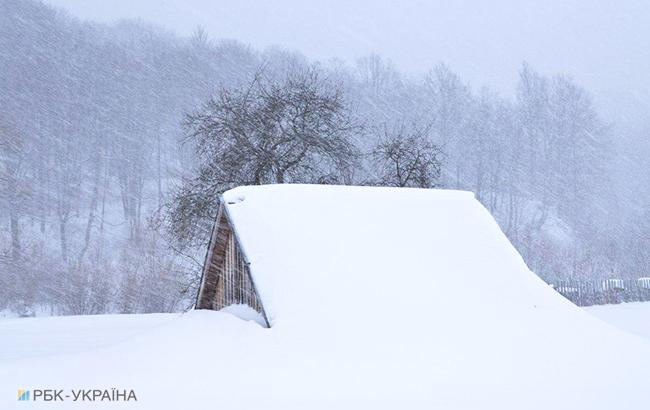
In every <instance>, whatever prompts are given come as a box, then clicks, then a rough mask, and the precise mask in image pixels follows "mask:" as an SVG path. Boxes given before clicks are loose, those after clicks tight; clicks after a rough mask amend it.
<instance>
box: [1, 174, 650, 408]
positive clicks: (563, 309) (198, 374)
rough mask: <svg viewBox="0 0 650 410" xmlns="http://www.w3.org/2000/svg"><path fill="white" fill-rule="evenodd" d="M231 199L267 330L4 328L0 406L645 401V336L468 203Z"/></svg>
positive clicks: (167, 325) (649, 345) (325, 197)
mask: <svg viewBox="0 0 650 410" xmlns="http://www.w3.org/2000/svg"><path fill="white" fill-rule="evenodd" d="M226 201H227V202H228V203H230V205H229V206H228V207H229V212H230V214H231V216H232V217H233V219H234V221H235V223H236V225H237V228H238V234H239V235H240V239H241V241H242V243H243V246H244V249H245V250H246V251H247V253H248V255H249V256H250V257H251V260H250V262H251V265H250V266H251V273H252V275H253V278H254V280H255V281H256V284H257V286H258V288H259V290H260V294H261V298H262V300H263V303H264V305H265V308H266V312H267V314H268V316H269V319H270V321H271V324H272V328H270V329H265V328H262V327H261V326H259V325H258V324H257V323H256V322H254V321H244V320H241V319H239V318H237V317H235V316H233V315H231V314H228V313H224V312H211V311H193V312H190V313H187V314H183V315H137V316H96V317H79V318H69V317H68V318H36V319H16V320H8V321H4V322H0V351H1V352H2V353H1V354H0V409H2V410H4V409H5V408H6V409H11V408H25V407H27V406H29V407H33V408H53V407H55V406H54V404H53V403H42V402H32V403H29V404H27V403H21V402H18V401H17V400H16V392H17V389H20V388H26V389H38V388H41V389H42V388H52V389H67V390H69V389H111V388H117V389H129V390H130V389H133V390H134V391H135V392H136V394H137V398H138V402H137V403H133V402H129V403H123V402H120V403H114V402H113V403H106V402H104V403H100V405H102V407H114V408H144V409H156V410H160V409H162V410H167V409H169V410H171V409H190V408H192V409H194V408H216V409H226V410H237V409H255V410H258V409H265V410H266V409H282V410H290V409H301V410H303V409H310V410H311V409H355V410H357V409H395V408H408V409H417V408H421V409H432V408H434V409H445V410H469V409H481V410H521V409H526V410H549V409H553V410H563V409H571V410H576V409H585V410H587V409H588V410H609V409H616V410H627V409H637V408H645V407H646V406H647V397H648V396H647V391H648V380H650V342H649V341H648V340H647V339H643V338H641V337H638V336H636V335H634V334H630V333H628V332H626V331H623V330H620V329H617V328H615V327H613V326H611V325H609V324H607V323H605V322H603V321H601V320H599V319H597V318H595V317H593V316H592V315H590V314H589V313H587V312H586V311H585V310H582V309H580V308H578V307H576V306H574V305H572V304H571V303H570V302H568V301H567V300H566V299H564V298H563V297H561V296H560V295H559V294H557V293H556V292H555V291H553V290H552V289H551V288H550V287H549V286H548V285H546V284H545V283H543V282H542V281H541V280H540V279H539V278H538V277H536V276H535V275H534V274H533V273H532V272H530V271H529V270H528V268H527V267H526V265H525V264H524V262H523V260H522V259H521V257H520V256H519V255H518V254H517V252H516V251H515V250H514V248H513V247H512V245H511V244H510V243H509V242H508V240H507V239H506V237H505V235H503V233H502V232H501V231H500V229H499V228H498V226H497V224H496V222H494V220H493V219H492V217H491V216H490V214H489V213H488V212H487V210H485V209H484V208H483V207H482V206H481V205H480V204H479V203H478V202H477V201H476V200H475V199H474V198H473V197H472V195H471V194H468V193H464V192H454V191H434V190H409V189H403V190H393V189H377V188H346V187H324V186H285V185H282V186H276V187H256V188H251V187H248V188H242V189H236V190H233V191H229V192H228V193H226ZM323 255H327V257H326V258H324V257H323ZM314 261H318V263H314ZM234 311H235V312H236V311H237V309H235V310H234ZM640 317H641V316H639V318H640ZM61 404H62V405H63V406H58V408H61V407H66V408H67V407H75V405H80V406H79V408H81V407H83V408H92V407H94V406H97V405H98V404H97V403H95V404H93V403H87V402H86V403H71V402H69V401H66V402H64V403H61Z"/></svg>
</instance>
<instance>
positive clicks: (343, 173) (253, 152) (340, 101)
mask: <svg viewBox="0 0 650 410" xmlns="http://www.w3.org/2000/svg"><path fill="white" fill-rule="evenodd" d="M185 128H186V130H187V134H188V137H187V140H186V142H190V143H193V144H195V147H196V151H197V156H198V161H199V166H198V174H197V176H196V177H194V178H192V179H190V180H187V181H185V183H184V185H183V186H182V187H181V188H180V189H179V190H178V192H177V193H176V196H175V198H174V202H173V204H172V205H171V212H170V218H171V227H172V231H173V233H174V236H175V237H178V238H184V237H188V235H187V233H188V230H189V231H191V232H193V231H194V228H196V227H197V223H198V222H199V221H200V220H201V219H203V220H205V219H209V217H210V216H211V214H212V213H213V212H214V210H215V209H216V206H215V201H216V197H217V194H218V193H219V192H222V191H224V190H227V189H229V188H231V187H233V186H237V185H260V184H268V183H279V184H280V183H286V182H310V183H333V182H339V183H346V182H347V183H349V182H350V178H351V177H350V173H351V169H352V166H353V164H354V162H355V160H356V157H357V154H356V150H355V148H354V145H353V144H352V142H351V141H350V138H351V136H352V133H353V132H355V131H356V130H358V127H357V126H356V125H354V124H353V122H352V121H351V119H350V117H349V115H348V110H347V106H346V103H345V101H344V98H343V94H342V92H341V91H340V90H339V88H338V87H337V86H336V84H331V83H330V82H328V81H327V80H326V79H324V78H322V76H321V74H320V72H319V70H318V69H316V68H313V67H307V68H304V67H303V68H296V69H294V70H292V71H290V72H289V73H288V74H286V75H285V77H284V78H282V79H280V80H277V79H273V78H268V77H266V76H265V75H264V72H263V71H262V72H258V74H257V75H256V76H255V77H254V79H253V81H252V82H251V83H250V84H249V85H248V86H246V87H244V88H237V89H229V88H222V89H221V90H220V91H219V92H218V94H217V95H216V96H215V97H213V98H211V99H210V100H209V101H208V102H207V103H206V104H205V105H204V106H203V108H202V109H201V110H199V111H198V112H196V113H193V114H190V115H188V116H187V118H186V121H185ZM199 225H200V223H199ZM201 236H202V235H199V237H201Z"/></svg>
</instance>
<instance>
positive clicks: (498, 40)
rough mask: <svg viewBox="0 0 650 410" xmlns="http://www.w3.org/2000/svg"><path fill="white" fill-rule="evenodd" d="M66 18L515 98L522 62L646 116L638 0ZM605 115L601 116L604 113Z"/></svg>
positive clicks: (177, 1) (649, 62) (182, 9)
mask: <svg viewBox="0 0 650 410" xmlns="http://www.w3.org/2000/svg"><path fill="white" fill-rule="evenodd" d="M47 1H48V2H49V3H51V4H54V5H57V6H60V7H63V8H66V9H68V10H69V11H70V12H71V13H72V14H73V15H76V16H78V17H81V18H84V19H89V20H93V21H101V22H112V21H115V20H116V19H120V18H140V19H142V20H144V21H146V22H151V23H154V24H156V25H160V26H163V27H166V28H168V29H170V30H172V31H175V32H178V33H180V34H190V33H191V32H192V31H194V29H195V28H196V27H197V25H201V26H203V27H205V28H206V30H207V31H208V33H209V34H210V36H211V37H212V38H234V39H237V40H240V41H243V42H245V43H249V44H251V45H252V46H254V47H258V48H265V47H268V46H272V45H279V46H282V47H284V48H289V49H295V50H299V51H301V52H303V53H304V54H306V55H307V56H308V57H311V58H315V59H320V60H326V59H330V58H340V59H343V60H346V61H351V60H354V59H355V58H356V57H358V56H361V55H365V54H368V53H371V52H376V53H378V54H380V55H382V56H384V57H388V58H390V59H392V60H393V62H394V63H395V64H396V65H397V67H398V68H400V69H402V70H404V71H407V72H412V73H421V72H424V71H426V70H428V69H429V68H430V67H432V66H433V65H434V64H435V63H437V62H439V61H444V62H445V63H447V64H448V65H449V66H451V68H452V69H453V70H454V71H456V72H458V73H459V74H460V75H461V76H462V77H463V79H465V80H466V81H467V82H469V83H470V84H471V85H472V86H474V87H480V86H489V87H490V88H493V89H495V90H498V91H499V92H501V93H502V94H504V95H509V94H511V93H512V92H513V84H515V83H516V76H517V70H518V69H519V68H520V66H521V63H522V61H524V60H526V61H528V62H530V63H531V64H532V65H533V66H535V67H537V68H538V69H539V70H540V71H542V72H544V73H547V74H553V73H565V74H569V75H571V76H573V77H574V78H575V79H576V80H577V81H578V82H580V83H581V84H582V85H583V86H585V87H586V88H588V89H589V90H591V91H592V93H593V94H594V96H595V97H596V103H597V105H598V106H599V107H600V108H601V110H602V111H606V116H607V117H608V118H610V119H612V120H615V121H618V122H626V121H629V122H632V123H633V122H634V117H636V116H637V115H638V114H640V113H641V112H642V111H643V110H645V109H647V107H650V97H649V95H650V44H649V43H650V41H649V39H650V24H648V23H650V2H648V1H646V0H620V1H602V0H601V1H585V0H582V1H580V0H545V1H519V0H491V1H469V0H464V1H463V0H460V1H408V2H407V1H391V0H363V1H356V2H352V1H349V0H331V1H326V0H316V1H299V0H275V1H253V0H219V1H213V0H137V1H134V0H112V1H110V2H106V1H103V0H47ZM604 114H605V113H604Z"/></svg>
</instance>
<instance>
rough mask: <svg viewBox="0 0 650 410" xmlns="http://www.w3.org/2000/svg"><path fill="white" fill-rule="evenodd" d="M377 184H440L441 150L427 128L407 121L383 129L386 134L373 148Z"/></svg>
mask: <svg viewBox="0 0 650 410" xmlns="http://www.w3.org/2000/svg"><path fill="white" fill-rule="evenodd" d="M371 156H372V161H373V167H374V168H375V172H376V176H377V180H376V182H375V183H376V184H378V185H386V186H398V187H418V188H433V187H435V186H437V185H438V180H439V178H440V171H441V165H442V163H441V157H442V151H441V150H440V148H439V147H438V146H437V145H435V144H434V143H432V142H431V141H430V140H429V137H428V128H424V129H422V128H417V127H415V126H414V127H410V128H409V129H407V128H406V127H405V126H404V125H401V126H399V127H398V128H396V129H395V130H392V131H388V130H387V129H384V138H383V139H382V140H380V142H379V143H378V144H377V145H376V146H375V148H374V149H373V151H372V155H371Z"/></svg>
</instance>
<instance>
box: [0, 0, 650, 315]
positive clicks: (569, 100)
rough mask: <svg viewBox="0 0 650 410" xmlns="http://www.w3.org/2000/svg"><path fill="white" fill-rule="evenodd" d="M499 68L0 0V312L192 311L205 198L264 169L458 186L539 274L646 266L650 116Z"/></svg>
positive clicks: (324, 178)
mask: <svg viewBox="0 0 650 410" xmlns="http://www.w3.org/2000/svg"><path fill="white" fill-rule="evenodd" d="M512 82H513V84H516V87H515V89H516V92H515V93H514V95H512V96H504V95H501V94H500V93H498V92H496V91H493V90H491V89H488V88H484V87H480V85H474V84H473V85H470V84H469V83H467V82H466V81H464V79H463V78H461V77H459V76H458V75H457V74H455V72H454V70H453V67H449V66H448V65H446V64H445V62H444V61H441V62H440V63H439V64H437V65H435V66H433V67H430V70H429V71H428V72H427V73H426V74H421V75H411V74H406V73H403V72H401V71H399V70H398V69H397V68H396V67H395V66H394V65H393V64H392V63H391V61H390V60H389V59H387V58H385V57H383V56H382V55H381V54H370V55H367V56H365V57H362V58H359V59H358V60H357V61H356V62H354V63H350V62H343V61H339V60H328V61H314V60H313V59H309V58H307V57H305V56H303V55H302V54H300V53H298V52H294V51H287V50H284V49H282V48H268V49H265V50H258V49H255V48H253V47H251V46H248V45H246V44H244V43H239V42H237V41H235V40H221V39H218V38H212V37H211V36H210V35H209V33H208V32H206V30H203V29H201V28H200V27H197V29H196V31H195V33H194V34H193V35H192V36H188V37H184V36H180V35H176V34H173V33H171V32H168V31H165V30H164V29H162V28H158V27H156V26H150V25H147V24H146V23H143V22H139V21H131V20H123V21H120V22H118V23H115V24H111V25H105V24H100V23H89V22H83V21H81V20H78V19H76V18H75V17H72V16H71V15H69V14H68V13H66V12H64V11H61V10H59V9H55V8H52V7H49V6H47V5H45V4H43V3H41V2H39V1H36V0H0V311H1V310H4V309H8V310H10V311H13V312H16V313H18V314H21V315H31V314H34V313H35V312H41V313H42V314H54V315H69V314H98V313H141V312H145V313H146V312H172V311H181V310H184V309H187V308H190V307H191V306H192V305H193V303H194V300H195V297H196V291H197V286H198V281H199V279H200V275H201V267H202V263H203V258H204V255H205V252H206V246H207V242H208V240H209V234H210V229H211V226H212V223H213V218H214V217H215V213H216V210H217V204H218V200H219V194H220V193H221V192H224V191H225V190H228V189H230V188H233V187H236V186H239V185H257V184H275V183H315V184H345V185H375V186H399V187H418V188H443V189H460V190H468V191H472V192H474V194H475V196H476V198H477V199H478V200H480V202H481V203H482V204H483V205H484V206H485V207H486V208H487V209H488V210H489V211H490V212H491V213H492V214H493V215H494V216H495V218H496V219H497V221H498V223H499V224H500V227H501V229H502V230H503V232H504V233H505V234H506V235H507V236H508V238H509V239H510V241H511V242H512V243H513V244H514V245H515V247H516V248H517V249H518V251H519V252H520V253H521V255H522V256H523V258H524V259H525V261H526V263H527V265H528V266H529V267H530V269H531V270H532V271H534V272H535V273H536V274H537V275H539V276H540V277H541V278H542V279H544V280H545V281H547V282H548V283H554V282H557V281H562V280H569V279H574V280H605V279H611V278H621V279H637V278H640V277H645V276H650V267H649V264H648V263H649V261H650V175H649V173H648V172H647V162H646V161H647V158H648V156H649V155H650V142H649V139H648V138H647V135H648V132H649V130H650V126H648V127H645V128H644V127H643V126H634V127H630V126H625V124H619V123H616V122H614V121H613V120H612V118H611V116H608V113H607V112H601V110H598V109H597V108H596V103H595V102H594V100H593V98H592V96H591V93H590V91H589V90H588V89H585V88H583V87H582V86H581V85H580V84H579V83H578V82H577V81H575V80H574V79H573V78H571V77H570V76H567V75H565V74H564V73H546V72H540V71H538V70H537V69H536V67H534V66H532V65H530V64H528V63H526V62H525V61H522V62H521V67H520V70H519V75H518V77H516V78H512ZM639 123H641V124H644V123H645V124H650V117H649V118H645V119H641V121H640V122H639ZM390 217H392V218H399V209H396V210H395V214H394V215H391V216H390Z"/></svg>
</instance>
